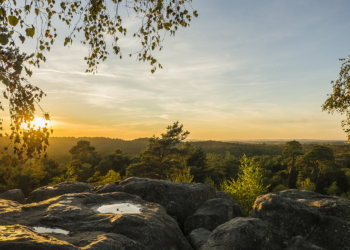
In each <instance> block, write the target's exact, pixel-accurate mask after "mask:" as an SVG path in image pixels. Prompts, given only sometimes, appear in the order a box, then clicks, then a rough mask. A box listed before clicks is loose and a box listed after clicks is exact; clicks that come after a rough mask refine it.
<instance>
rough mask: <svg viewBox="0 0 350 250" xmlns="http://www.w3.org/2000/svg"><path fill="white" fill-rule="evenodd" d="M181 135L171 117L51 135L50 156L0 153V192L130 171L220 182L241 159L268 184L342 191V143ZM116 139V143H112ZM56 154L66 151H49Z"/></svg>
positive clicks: (346, 182)
mask: <svg viewBox="0 0 350 250" xmlns="http://www.w3.org/2000/svg"><path fill="white" fill-rule="evenodd" d="M187 135H188V132H187V131H184V130H183V127H182V125H179V124H178V123H174V124H173V125H172V126H168V127H167V132H166V133H164V134H162V135H161V136H160V137H155V136H153V137H152V138H149V139H145V138H144V139H138V140H134V141H123V140H118V139H107V138H84V139H83V140H82V139H81V138H80V139H77V138H53V139H62V140H58V141H60V142H59V143H56V144H55V142H53V143H52V145H51V146H50V150H51V152H49V156H50V157H51V158H47V159H45V158H44V159H40V160H36V161H35V160H32V161H27V162H25V163H23V162H20V161H19V160H18V159H17V158H16V157H14V156H11V155H3V156H2V157H1V158H0V192H3V191H6V190H8V189H14V188H20V189H22V190H23V191H24V193H25V194H28V193H29V192H31V191H32V190H34V189H35V188H38V187H41V186H46V185H53V184H56V183H59V182H63V181H81V182H87V183H90V184H92V185H101V184H104V183H109V182H114V181H117V180H121V179H124V178H128V177H131V176H139V177H148V178H157V179H169V180H172V181H187V182H197V183H198V182H201V183H206V184H209V185H213V186H215V187H216V188H217V189H218V190H222V189H225V188H224V187H225V185H226V188H227V183H229V182H230V181H232V180H233V181H237V178H238V176H239V175H240V173H242V171H243V170H244V166H245V167H250V168H252V169H256V170H258V171H259V173H261V180H258V181H261V183H262V186H264V187H267V191H268V192H275V191H280V190H284V189H287V188H299V189H304V190H312V191H316V192H319V193H321V194H329V195H338V196H343V197H347V198H348V197H350V195H349V194H350V193H349V191H350V164H349V162H350V157H349V152H350V150H349V149H350V148H349V146H348V145H315V144H304V145H301V144H300V143H299V142H297V141H291V142H287V143H285V144H266V143H265V144H248V143H246V144H245V143H229V142H217V141H200V142H184V140H185V139H186V137H187ZM56 142H57V141H56ZM73 142H74V144H73V145H72V143H73ZM96 142H98V143H97V145H95V144H94V143H96ZM128 143H131V144H128ZM118 144H120V145H122V147H121V149H120V148H115V147H116V145H118ZM127 144H128V146H125V145H127ZM131 145H136V146H135V148H134V149H131ZM0 146H1V145H0ZM99 148H100V149H102V152H101V151H100V150H98V149H99ZM55 149H57V151H58V152H55V153H54V151H53V150H55ZM111 149H113V152H111ZM136 152H138V153H136ZM51 153H53V154H51ZM61 154H67V155H68V156H69V159H68V160H64V161H59V160H58V159H55V158H54V157H52V155H56V156H58V155H61ZM243 162H244V163H243ZM242 166H243V167H242Z"/></svg>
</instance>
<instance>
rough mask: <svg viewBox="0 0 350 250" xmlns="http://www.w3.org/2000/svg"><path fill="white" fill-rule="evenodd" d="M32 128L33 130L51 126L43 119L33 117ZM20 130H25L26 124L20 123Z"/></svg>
mask: <svg viewBox="0 0 350 250" xmlns="http://www.w3.org/2000/svg"><path fill="white" fill-rule="evenodd" d="M33 125H35V126H34V128H35V129H37V128H39V127H40V128H43V127H49V126H50V125H51V124H50V121H47V120H45V119H44V118H41V117H37V116H36V117H35V118H34V121H32V122H31V127H32V126H33ZM21 127H22V128H27V127H28V126H27V124H26V123H22V125H21Z"/></svg>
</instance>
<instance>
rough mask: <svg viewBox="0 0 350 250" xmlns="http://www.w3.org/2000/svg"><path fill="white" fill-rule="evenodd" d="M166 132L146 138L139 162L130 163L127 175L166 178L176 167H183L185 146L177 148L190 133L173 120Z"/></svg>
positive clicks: (186, 150)
mask: <svg viewBox="0 0 350 250" xmlns="http://www.w3.org/2000/svg"><path fill="white" fill-rule="evenodd" d="M166 129H167V132H166V133H165V134H164V133H163V134H161V137H156V136H153V137H152V138H150V139H149V140H148V142H149V144H148V146H147V148H146V149H145V150H144V151H143V152H142V154H141V160H140V163H135V164H133V165H131V166H130V167H129V168H128V169H127V170H126V171H127V175H128V176H140V177H149V178H155V179H166V177H167V176H168V175H170V174H172V172H174V171H175V170H176V169H179V168H181V167H185V166H184V165H185V163H184V161H185V160H186V159H184V158H187V157H188V149H187V147H181V148H177V147H175V146H176V145H177V144H178V143H180V142H182V141H183V140H185V139H186V138H187V136H188V135H189V134H190V132H188V131H184V130H183V125H182V124H181V125H179V122H174V124H173V125H169V126H168V127H167V128H166Z"/></svg>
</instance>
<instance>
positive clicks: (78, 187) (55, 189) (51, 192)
mask: <svg viewBox="0 0 350 250" xmlns="http://www.w3.org/2000/svg"><path fill="white" fill-rule="evenodd" d="M92 188H93V186H91V185H89V184H87V183H83V182H74V181H67V182H62V183H59V184H56V185H54V186H52V187H40V188H37V189H35V190H34V191H32V192H31V193H30V194H29V196H28V198H27V203H32V202H40V201H44V200H47V199H50V198H53V197H57V196H60V195H64V194H72V193H83V192H87V191H88V190H91V189H92Z"/></svg>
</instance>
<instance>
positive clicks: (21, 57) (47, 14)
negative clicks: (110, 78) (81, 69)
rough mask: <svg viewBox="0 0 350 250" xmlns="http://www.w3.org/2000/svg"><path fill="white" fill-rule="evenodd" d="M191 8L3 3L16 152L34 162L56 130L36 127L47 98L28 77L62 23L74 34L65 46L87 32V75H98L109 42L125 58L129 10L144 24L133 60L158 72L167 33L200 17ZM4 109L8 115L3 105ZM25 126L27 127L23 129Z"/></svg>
mask: <svg viewBox="0 0 350 250" xmlns="http://www.w3.org/2000/svg"><path fill="white" fill-rule="evenodd" d="M191 3H192V0H181V1H178V0H176V1H175V0H86V1H82V0H65V1H63V0H61V1H59V0H26V1H18V2H17V1H16V0H0V81H1V82H2V83H3V84H4V85H5V87H6V89H5V90H4V91H3V96H4V98H5V99H7V100H8V101H9V112H10V119H11V125H10V127H11V133H5V135H7V136H9V137H10V138H11V139H12V140H13V143H14V145H15V146H14V153H15V154H17V155H18V156H19V157H20V158H21V159H24V157H25V156H26V157H27V158H32V157H35V156H37V155H40V153H41V152H42V151H45V149H46V147H47V146H48V140H47V139H48V138H49V135H50V132H51V133H52V130H51V131H49V129H48V128H47V126H45V127H44V128H40V129H38V128H34V127H33V125H32V124H31V122H32V121H33V119H34V111H35V105H39V102H40V100H41V99H42V98H43V97H44V96H45V93H44V92H43V91H42V90H41V89H40V88H38V87H36V86H34V85H32V84H31V83H30V82H29V81H28V79H27V78H28V77H31V76H32V74H33V72H32V70H31V67H40V63H43V62H45V61H46V53H47V52H49V51H50V50H51V46H52V45H53V44H54V42H55V41H56V39H57V36H58V35H59V34H58V33H59V31H58V30H57V22H62V23H63V24H65V25H67V26H68V28H69V30H70V34H69V35H68V36H67V37H65V38H64V46H66V45H68V44H72V43H73V41H75V40H76V35H77V33H79V32H80V33H82V37H83V38H82V40H81V43H82V44H85V45H87V47H88V53H87V55H86V56H85V57H84V60H85V61H86V63H87V69H86V72H92V73H96V72H97V66H98V64H99V63H100V62H101V61H105V60H106V59H107V56H108V54H109V51H110V49H109V48H108V46H107V42H106V40H107V38H110V39H111V41H112V42H111V50H112V51H113V53H114V54H116V55H118V56H119V57H120V58H122V48H121V47H120V46H119V42H118V41H119V38H120V36H125V35H126V34H127V29H126V28H125V26H124V23H123V20H122V17H121V16H122V15H121V14H120V11H121V9H122V8H124V9H125V10H126V12H127V14H128V15H129V16H132V17H133V18H135V19H137V20H139V28H138V30H137V31H136V32H135V33H134V34H133V37H134V39H135V40H136V41H138V42H139V44H140V50H139V51H135V53H134V54H130V56H133V55H134V56H135V57H136V59H137V60H139V61H144V62H146V61H147V62H149V63H150V65H151V72H152V73H154V72H155V71H156V69H157V68H162V65H161V64H160V63H159V62H158V61H157V59H156V58H155V57H154V56H153V54H152V52H153V51H155V50H161V49H162V42H163V40H164V37H165V34H166V33H167V32H168V33H170V35H175V33H176V31H177V30H178V28H179V27H188V26H189V23H190V21H191V19H192V18H193V17H197V16H198V14H197V11H195V10H193V8H192V5H191ZM31 39H35V40H36V46H34V47H33V49H32V51H29V52H21V51H20V49H21V44H23V43H26V42H27V41H28V40H31ZM39 107H40V106H39ZM0 109H2V110H4V106H3V105H2V104H1V103H0ZM40 109H41V107H40ZM42 111H43V110H42ZM43 115H44V118H45V119H46V120H49V119H50V116H49V114H48V113H46V112H44V111H43ZM22 123H25V124H27V127H24V128H23V127H21V124H22ZM0 126H1V124H0ZM0 136H2V134H0Z"/></svg>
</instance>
